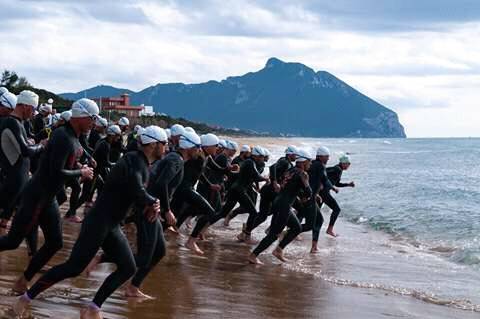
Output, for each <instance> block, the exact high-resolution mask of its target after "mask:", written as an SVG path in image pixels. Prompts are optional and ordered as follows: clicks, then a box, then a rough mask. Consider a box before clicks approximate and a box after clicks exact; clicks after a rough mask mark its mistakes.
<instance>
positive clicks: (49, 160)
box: [0, 88, 355, 319]
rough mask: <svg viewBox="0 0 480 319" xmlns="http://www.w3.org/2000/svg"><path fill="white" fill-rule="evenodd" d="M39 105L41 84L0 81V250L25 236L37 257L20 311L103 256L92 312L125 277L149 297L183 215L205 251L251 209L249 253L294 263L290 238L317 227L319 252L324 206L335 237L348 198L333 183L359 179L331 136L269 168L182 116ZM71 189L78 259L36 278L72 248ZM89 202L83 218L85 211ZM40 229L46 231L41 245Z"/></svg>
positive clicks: (260, 154) (90, 104) (263, 159)
mask: <svg viewBox="0 0 480 319" xmlns="http://www.w3.org/2000/svg"><path fill="white" fill-rule="evenodd" d="M38 104H39V97H38V95H37V94H35V93H34V92H32V91H28V90H25V91H22V92H21V93H20V94H19V95H18V96H16V95H14V94H13V93H10V92H8V90H6V89H5V88H0V169H1V171H0V181H1V182H0V188H1V193H0V194H1V195H0V210H1V214H0V218H1V220H0V227H2V228H3V232H4V235H3V236H0V252H1V251H5V250H13V249H17V248H18V247H19V246H20V244H21V243H22V241H23V240H25V241H26V243H27V247H28V253H29V255H30V257H31V259H30V262H29V264H28V265H27V267H26V269H25V271H24V273H23V274H21V275H20V277H19V278H18V280H17V281H16V282H15V284H14V286H13V288H12V289H13V291H15V292H16V293H18V294H20V295H21V296H20V297H19V299H18V300H17V302H16V303H15V305H14V311H15V313H16V314H17V315H20V316H21V315H22V314H23V313H24V311H25V309H26V308H27V306H28V304H29V303H30V302H31V301H32V300H33V299H35V298H36V297H37V296H38V294H40V293H41V292H42V291H44V290H46V289H47V288H49V287H51V286H52V285H54V284H56V283H58V282H59V281H62V280H64V279H66V278H71V277H76V276H79V275H80V274H81V273H82V272H83V271H86V272H90V271H91V270H92V269H94V268H95V266H96V265H97V264H98V263H101V262H110V263H114V264H115V265H116V270H115V271H114V272H112V273H111V274H110V275H109V276H108V277H107V278H106V279H105V281H104V282H103V284H102V285H101V287H100V288H99V290H98V291H97V293H96V295H95V297H94V298H93V300H92V302H91V303H90V304H89V305H88V306H86V307H85V308H83V309H82V311H81V318H97V319H98V318H102V314H101V311H100V309H101V307H102V304H103V303H104V301H105V300H106V299H107V298H108V297H109V296H110V295H111V294H112V293H113V292H114V291H115V290H117V289H118V288H119V287H120V286H122V285H123V284H125V283H126V282H128V283H127V285H126V288H125V295H126V296H127V297H137V298H150V296H147V295H145V294H144V293H143V292H142V291H141V290H140V287H141V284H142V282H143V281H144V279H145V278H146V277H147V275H148V274H149V272H150V271H151V270H152V269H153V268H154V267H155V265H157V264H158V262H159V261H160V260H161V259H162V257H164V256H165V254H166V244H165V237H164V229H168V230H169V231H171V232H172V234H175V233H178V232H179V230H180V229H181V227H182V225H183V224H184V223H187V224H190V223H195V225H194V226H193V227H186V229H187V231H188V232H189V236H188V239H187V240H186V242H185V247H187V248H188V249H190V250H191V251H192V252H194V253H195V254H198V255H203V254H204V251H203V250H202V249H201V248H200V246H199V241H201V240H203V239H204V238H205V234H206V231H207V229H208V227H210V226H212V225H214V224H215V223H217V222H218V221H220V220H221V219H224V224H225V225H228V224H229V222H230V221H231V220H232V219H233V218H235V217H236V216H237V215H239V214H248V218H247V221H246V223H245V224H244V225H243V229H242V231H241V233H239V234H238V236H237V238H238V240H239V241H241V242H245V243H247V244H251V245H256V247H255V248H254V249H253V251H252V252H251V254H250V255H249V256H248V257H247V260H248V261H249V262H250V263H253V264H262V262H261V261H260V259H258V256H259V255H260V254H261V253H262V252H264V251H265V250H266V249H267V248H268V247H269V246H271V245H272V244H273V243H274V242H275V241H276V240H279V244H278V246H277V247H276V248H275V249H274V250H273V255H274V256H275V257H277V258H278V259H279V260H281V261H282V262H285V261H287V259H286V258H285V256H284V249H285V247H286V246H287V245H288V244H289V243H291V242H292V241H293V240H294V239H295V238H296V237H297V236H298V235H299V234H300V233H302V232H307V231H312V246H311V252H312V253H315V252H317V249H318V247H317V242H318V238H319V234H320V229H321V227H322V224H323V216H322V213H321V207H322V205H323V204H325V205H327V206H328V207H330V208H331V209H332V214H331V217H330V222H329V225H328V228H327V231H326V232H327V234H329V235H331V236H334V237H336V236H337V234H336V233H335V232H334V225H335V222H336V220H337V217H338V215H339V213H340V207H339V205H338V203H337V202H336V200H335V198H334V197H333V196H332V195H331V192H335V193H337V192H338V188H339V187H354V186H355V184H354V183H353V182H351V183H342V182H341V176H342V172H343V171H344V170H347V169H348V168H349V166H350V158H349V156H348V155H344V154H342V155H341V156H340V157H339V163H338V165H335V166H333V167H329V168H327V167H326V165H327V163H328V161H329V157H330V151H329V150H328V148H326V147H324V146H323V147H320V148H318V150H317V152H316V157H315V158H314V156H312V155H311V154H310V153H309V152H308V151H307V150H304V149H298V148H296V147H294V146H288V147H287V148H286V150H285V156H283V157H281V158H280V159H278V160H277V161H276V162H275V163H274V164H272V165H271V166H269V167H268V174H267V172H266V171H267V169H266V168H267V166H266V163H267V162H268V161H269V157H270V153H269V151H268V150H267V149H266V148H264V147H261V146H254V147H250V146H248V145H243V146H241V147H239V145H238V144H237V143H236V142H234V141H232V140H222V139H219V138H218V137H217V136H216V135H214V134H212V133H208V134H204V135H198V134H197V133H196V132H195V130H194V129H193V128H191V127H183V126H182V125H179V124H175V125H173V126H172V127H171V128H169V129H163V128H160V127H158V126H154V125H152V126H148V127H145V128H143V127H141V126H139V125H136V126H135V127H134V129H133V130H131V131H130V129H129V126H130V123H129V120H128V119H127V118H126V117H123V118H121V119H120V120H119V121H117V123H116V124H113V123H108V121H107V120H106V119H104V118H102V117H101V116H100V115H99V108H98V106H97V104H96V103H95V102H94V101H92V100H89V99H86V98H83V99H80V100H77V101H75V102H74V103H73V105H72V107H71V109H70V110H68V111H65V112H63V113H61V114H52V113H53V108H52V104H53V101H52V100H49V101H47V103H43V104H41V105H40V106H39V105H38ZM237 151H240V153H239V155H238V156H236V157H235V155H236V153H237ZM66 188H71V192H70V198H69V210H68V212H67V213H66V215H65V216H64V220H65V221H70V222H77V223H82V225H81V230H80V233H79V236H78V238H77V240H76V242H75V244H74V246H73V249H72V251H71V254H70V257H69V258H68V259H67V260H66V261H65V262H64V263H63V264H60V265H57V266H54V267H52V268H50V269H49V270H48V271H47V272H46V273H45V274H43V275H42V276H41V277H40V278H39V279H38V280H36V281H35V282H34V283H33V285H32V286H31V287H30V288H29V283H30V282H31V281H32V279H33V278H34V276H35V275H36V274H38V273H39V271H40V270H41V269H42V268H43V267H44V266H45V265H46V264H47V263H48V261H49V260H50V259H51V258H52V257H53V256H54V255H55V254H56V253H57V252H58V251H59V250H60V249H61V248H62V246H63V238H62V218H61V216H60V212H59V205H61V204H62V203H63V202H65V201H66V200H67V199H68V196H67V192H66ZM95 194H96V197H95ZM94 198H95V200H94ZM257 202H259V205H258V207H259V209H257ZM82 205H84V206H85V208H86V211H85V218H84V219H83V220H82V218H80V217H79V216H78V214H77V210H78V209H79V208H80V207H81V206H82ZM269 216H271V223H270V227H269V228H268V231H267V232H266V236H265V237H264V238H263V239H262V240H261V241H260V242H259V243H258V244H257V243H256V242H255V240H253V237H252V232H253V231H254V230H255V229H256V228H257V227H258V226H259V225H261V224H262V223H264V222H266V221H267V219H268V217H269ZM130 223H133V224H135V226H136V230H137V231H136V233H137V245H136V250H135V253H133V250H132V248H131V247H130V245H129V243H128V240H127V238H126V236H125V234H124V232H123V231H122V227H123V226H124V225H127V224H130ZM8 225H10V226H9V229H8V228H7V226H8ZM38 228H41V230H42V232H43V237H44V241H43V244H42V246H41V247H40V248H38V247H37V246H38V244H37V242H38V240H37V236H38ZM285 228H286V229H287V230H285ZM190 229H191V231H190Z"/></svg>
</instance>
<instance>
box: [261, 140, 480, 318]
mask: <svg viewBox="0 0 480 319" xmlns="http://www.w3.org/2000/svg"><path fill="white" fill-rule="evenodd" d="M283 144H293V145H296V146H299V147H302V148H305V149H307V150H310V151H311V152H312V154H314V152H315V149H316V148H317V147H318V146H320V145H325V146H327V147H329V148H330V150H331V152H332V156H331V160H330V162H329V165H327V166H331V165H335V164H337V159H338V156H339V155H340V154H341V153H348V154H350V156H351V161H352V165H351V167H350V169H349V170H348V171H345V172H344V174H343V181H344V182H350V181H355V183H356V187H355V188H342V189H340V193H339V194H334V197H335V198H336V199H337V201H338V202H339V204H340V207H341V208H342V212H341V214H340V216H341V218H340V219H339V220H338V221H337V224H341V227H342V230H343V231H344V232H345V233H344V234H340V237H338V238H336V239H333V238H332V239H329V238H327V237H328V236H326V235H325V233H324V231H325V226H326V224H328V220H329V217H330V211H329V210H328V209H327V208H324V209H323V210H322V212H323V216H324V218H325V223H324V228H323V230H322V236H324V238H322V240H323V242H321V243H322V244H323V247H322V246H321V247H320V248H321V249H320V253H319V254H320V261H318V259H312V258H302V257H305V256H306V255H305V250H302V249H295V248H298V247H299V246H305V245H306V244H305V243H298V242H297V243H295V245H296V246H295V245H294V246H293V247H292V248H290V249H289V250H288V252H289V253H290V254H293V255H294V256H295V258H294V259H295V260H297V262H294V263H292V264H291V265H290V266H289V267H290V268H292V269H294V270H298V271H303V272H308V273H312V274H314V275H316V276H318V277H319V278H321V279H324V280H327V281H330V282H332V283H334V284H338V285H348V286H352V287H367V288H373V289H381V290H384V291H385V292H387V293H397V294H403V295H410V296H413V297H415V298H418V299H421V300H424V301H426V302H432V303H437V304H442V305H447V306H452V307H456V308H461V309H466V310H475V311H480V235H479V234H480V187H479V185H480V166H479V165H478V160H479V158H480V139H285V140H282V141H281V143H279V142H278V141H275V143H271V144H268V143H267V146H268V147H270V148H271V149H272V151H273V153H274V156H273V161H274V160H275V159H276V158H278V157H279V156H281V155H282V151H283V148H284V147H283ZM280 145H282V146H280ZM273 161H272V162H273ZM339 227H340V226H339ZM337 229H338V228H337ZM332 263H333V264H334V265H332ZM327 264H328V265H327ZM325 269H328V271H326V270H325ZM332 269H334V271H332Z"/></svg>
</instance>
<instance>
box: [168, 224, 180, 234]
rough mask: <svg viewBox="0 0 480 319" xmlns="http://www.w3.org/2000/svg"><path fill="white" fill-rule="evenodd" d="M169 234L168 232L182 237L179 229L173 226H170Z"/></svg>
mask: <svg viewBox="0 0 480 319" xmlns="http://www.w3.org/2000/svg"><path fill="white" fill-rule="evenodd" d="M167 232H168V234H170V235H174V236H179V235H180V233H179V232H178V229H176V228H175V227H173V226H168V228H167Z"/></svg>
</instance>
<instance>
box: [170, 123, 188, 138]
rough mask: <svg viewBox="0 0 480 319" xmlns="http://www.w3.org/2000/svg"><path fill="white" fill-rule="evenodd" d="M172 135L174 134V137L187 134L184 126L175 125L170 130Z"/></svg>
mask: <svg viewBox="0 0 480 319" xmlns="http://www.w3.org/2000/svg"><path fill="white" fill-rule="evenodd" d="M170 133H171V134H172V136H180V135H183V133H185V128H184V127H183V125H180V124H174V125H172V127H171V128H170Z"/></svg>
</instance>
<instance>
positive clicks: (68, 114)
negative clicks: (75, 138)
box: [60, 110, 72, 122]
mask: <svg viewBox="0 0 480 319" xmlns="http://www.w3.org/2000/svg"><path fill="white" fill-rule="evenodd" d="M60 118H62V119H63V120H64V121H65V122H68V121H70V119H71V118H72V111H70V110H68V111H64V112H62V114H60Z"/></svg>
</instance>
